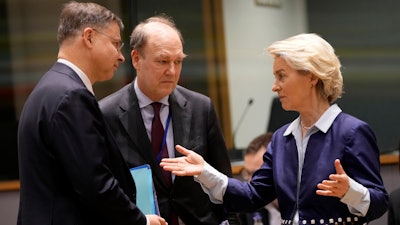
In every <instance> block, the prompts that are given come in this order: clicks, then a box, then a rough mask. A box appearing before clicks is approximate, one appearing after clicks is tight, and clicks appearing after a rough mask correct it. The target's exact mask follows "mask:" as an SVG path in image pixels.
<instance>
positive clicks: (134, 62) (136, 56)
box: [131, 49, 141, 70]
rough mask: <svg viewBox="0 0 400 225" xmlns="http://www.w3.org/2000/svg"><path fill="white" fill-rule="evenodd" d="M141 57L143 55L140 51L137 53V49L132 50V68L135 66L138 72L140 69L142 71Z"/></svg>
mask: <svg viewBox="0 0 400 225" xmlns="http://www.w3.org/2000/svg"><path fill="white" fill-rule="evenodd" d="M140 57H141V55H140V53H139V51H137V50H135V49H132V51H131V58H132V66H133V67H134V68H135V69H136V70H139V69H140V64H139V61H140Z"/></svg>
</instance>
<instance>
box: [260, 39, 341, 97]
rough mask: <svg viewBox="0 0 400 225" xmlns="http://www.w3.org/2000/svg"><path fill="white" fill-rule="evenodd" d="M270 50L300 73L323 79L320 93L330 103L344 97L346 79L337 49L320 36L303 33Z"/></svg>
mask: <svg viewBox="0 0 400 225" xmlns="http://www.w3.org/2000/svg"><path fill="white" fill-rule="evenodd" d="M267 51H268V52H269V53H270V54H271V55H272V56H273V57H274V58H276V57H281V58H282V59H284V60H285V61H286V62H287V63H288V65H289V66H290V67H291V68H293V69H295V70H298V71H302V72H310V73H312V74H313V75H314V76H315V77H317V78H319V82H318V83H317V90H318V91H319V93H320V94H321V96H322V97H324V98H325V99H327V100H328V101H329V102H330V103H333V102H335V101H336V100H337V99H338V98H340V97H341V95H342V92H343V77H342V73H341V71H340V67H341V64H340V61H339V58H338V57H337V56H336V54H335V50H334V49H333V47H332V46H331V45H330V44H329V43H328V42H327V41H325V40H324V39H323V38H321V37H320V36H319V35H317V34H299V35H296V36H293V37H290V38H287V39H285V40H282V41H277V42H275V43H273V44H272V45H270V46H269V47H268V49H267Z"/></svg>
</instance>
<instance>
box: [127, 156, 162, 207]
mask: <svg viewBox="0 0 400 225" xmlns="http://www.w3.org/2000/svg"><path fill="white" fill-rule="evenodd" d="M130 171H131V174H132V177H133V179H134V180H135V184H136V205H137V207H138V208H139V209H140V210H141V211H142V212H143V213H144V214H155V215H160V211H159V209H158V202H157V196H156V191H155V189H154V184H153V177H152V173H151V168H150V166H149V165H148V164H144V165H141V166H138V167H133V168H131V169H130Z"/></svg>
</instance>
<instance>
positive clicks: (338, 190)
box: [316, 159, 350, 198]
mask: <svg viewBox="0 0 400 225" xmlns="http://www.w3.org/2000/svg"><path fill="white" fill-rule="evenodd" d="M335 168H336V174H331V175H329V180H323V181H322V182H321V183H319V184H318V185H317V187H318V189H319V190H317V191H316V193H317V194H318V195H323V196H332V197H338V198H342V197H343V196H344V195H345V194H346V193H347V191H348V190H349V188H350V180H349V177H348V176H347V174H346V172H345V171H344V169H343V167H342V164H340V160H339V159H336V160H335Z"/></svg>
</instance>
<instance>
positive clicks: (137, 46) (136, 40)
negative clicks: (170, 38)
mask: <svg viewBox="0 0 400 225" xmlns="http://www.w3.org/2000/svg"><path fill="white" fill-rule="evenodd" d="M154 22H155V23H162V24H165V25H167V26H169V27H171V28H172V29H174V30H175V31H176V33H177V34H178V36H179V38H180V40H181V42H182V46H183V44H184V41H183V37H182V33H181V31H180V30H179V29H178V28H177V27H176V25H175V22H174V20H173V19H172V18H171V17H169V16H167V15H166V14H159V15H157V16H153V17H150V18H148V19H146V20H144V21H142V22H140V23H139V24H138V25H137V26H136V27H135V29H133V31H132V33H131V37H130V41H129V44H130V46H131V47H132V49H134V50H136V51H138V52H140V51H141V50H142V48H143V46H144V45H145V44H146V42H147V39H148V33H147V31H146V29H145V27H144V26H145V25H146V24H149V23H154Z"/></svg>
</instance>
